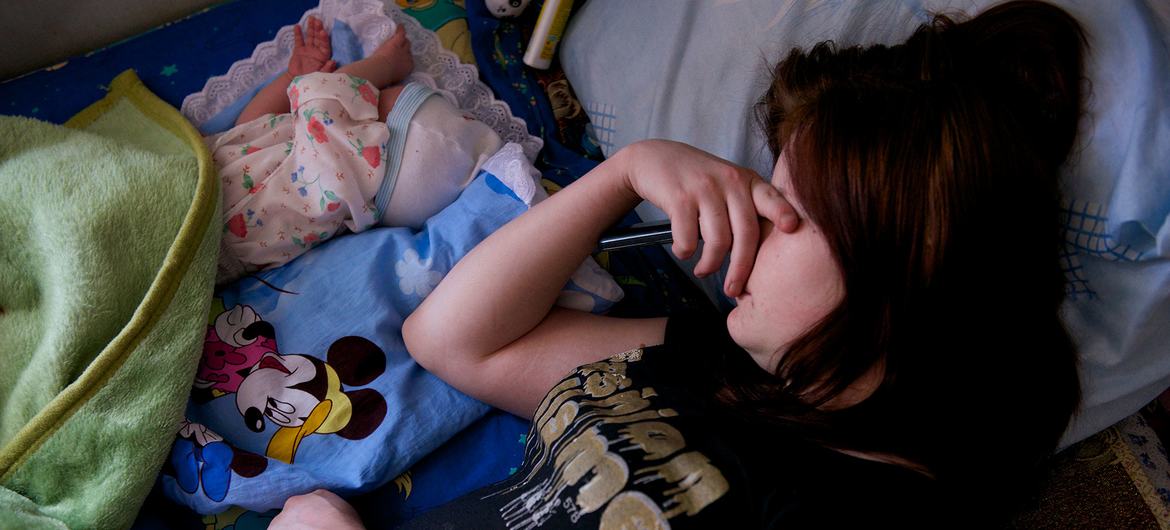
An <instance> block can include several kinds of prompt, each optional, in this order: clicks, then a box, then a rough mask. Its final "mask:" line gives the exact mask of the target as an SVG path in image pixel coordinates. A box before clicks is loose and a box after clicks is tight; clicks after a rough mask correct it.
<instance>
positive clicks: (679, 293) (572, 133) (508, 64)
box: [0, 0, 706, 528]
mask: <svg viewBox="0 0 1170 530" xmlns="http://www.w3.org/2000/svg"><path fill="white" fill-rule="evenodd" d="M388 1H393V0H388ZM459 3H460V2H458V1H457V0H454V1H453V0H438V1H437V2H428V3H427V7H426V8H425V9H423V8H422V7H423V6H419V5H414V4H415V3H413V2H405V3H404V2H402V1H399V2H398V4H399V5H400V6H401V7H403V9H404V11H405V12H406V13H408V14H411V15H412V16H414V17H415V18H416V19H418V20H420V21H421V22H423V24H424V26H426V27H428V29H432V30H434V29H436V28H435V27H434V26H433V24H441V25H444V26H445V28H446V29H447V31H446V33H447V34H448V35H453V37H451V38H453V39H454V40H456V41H459V40H463V41H465V42H470V43H471V48H472V51H473V52H474V54H473V55H474V57H475V60H476V61H477V63H478V67H479V69H480V75H481V78H482V79H483V80H484V81H485V82H486V83H488V84H489V86H491V87H492V89H493V90H495V91H496V94H497V97H500V98H501V99H503V100H504V101H506V102H507V103H508V104H509V106H510V107H511V108H512V111H513V113H514V114H515V115H516V116H518V117H521V118H523V119H524V120H526V122H527V124H528V127H529V131H530V132H531V133H533V134H535V135H537V136H539V137H541V138H543V139H545V141H546V144H545V146H546V148H545V150H544V151H542V153H541V156H540V157H539V159H538V160H537V162H536V165H537V167H538V168H539V169H541V170H542V172H543V173H544V176H545V178H546V181H545V185H546V187H548V188H550V189H551V190H554V191H555V189H557V188H558V187H560V186H563V185H567V184H569V183H571V182H572V181H574V180H576V179H577V178H579V177H580V176H581V175H583V174H584V173H585V172H587V171H588V170H590V169H591V168H592V167H593V166H595V165H596V164H597V163H598V161H599V160H600V159H601V155H600V149H598V147H597V145H596V143H595V142H593V141H592V140H591V138H592V136H593V135H592V134H590V131H589V128H590V125H589V124H588V120H587V118H586V117H585V116H584V113H583V112H581V108H580V105H579V103H577V102H576V100H575V98H574V96H573V95H572V89H571V87H569V86H568V84H567V81H566V80H565V78H564V76H563V74H562V73H561V72H560V69H559V65H557V64H554V66H553V68H552V69H550V70H549V71H546V72H537V71H534V70H530V69H527V68H525V67H523V66H522V63H521V61H520V58H521V56H522V54H523V50H524V46H525V45H526V43H527V37H528V35H529V34H530V33H531V29H532V27H533V25H534V23H535V18H536V14H537V13H538V12H539V7H540V6H539V3H534V5H533V6H531V7H530V8H529V9H528V10H527V11H526V13H525V15H524V16H522V17H520V18H517V19H505V20H497V19H495V18H493V17H491V16H490V15H489V14H488V12H487V10H486V8H485V7H484V6H483V2H482V0H470V1H468V2H467V6H466V8H467V12H466V23H465V24H463V25H461V24H460V23H459V22H460V21H461V20H462V17H461V13H462V10H461V9H459V5H458V4H459ZM315 5H317V2H316V1H315V0H248V1H236V2H229V3H225V4H221V5H218V6H215V7H213V8H210V9H207V10H204V11H201V12H200V13H197V14H195V15H192V16H191V17H188V18H186V19H183V20H180V21H176V22H173V23H170V24H167V25H165V26H162V27H159V28H156V29H155V30H152V31H150V32H147V33H145V34H143V35H139V36H137V37H134V38H132V39H128V40H126V41H122V42H120V43H117V44H115V45H112V46H110V47H107V48H104V49H101V50H97V51H94V52H91V53H88V54H85V55H83V56H79V57H74V58H71V59H70V60H68V61H66V62H63V63H61V64H59V65H56V66H54V67H51V68H48V69H44V70H40V71H36V72H33V73H30V74H27V75H24V76H21V77H18V78H16V79H10V80H7V81H4V82H0V113H4V114H15V115H23V116H29V117H34V118H38V119H42V120H46V121H50V122H56V123H61V122H64V121H65V120H66V119H67V118H68V117H69V116H71V115H72V114H74V113H75V112H76V111H77V110H79V109H81V108H83V107H84V106H86V105H87V104H89V103H91V102H92V101H94V100H96V99H99V98H100V97H102V96H103V95H104V94H105V91H106V89H107V86H106V84H107V83H108V82H109V79H111V78H112V77H113V74H114V73H116V72H118V71H121V70H123V69H126V68H133V69H135V70H137V71H138V72H139V73H140V76H141V77H142V79H143V81H144V83H145V84H146V85H147V86H149V87H150V88H151V89H152V90H154V91H155V92H156V93H157V94H159V95H160V97H162V98H163V99H164V100H165V101H167V102H168V103H170V104H172V105H174V106H176V107H178V106H180V104H181V102H182V99H183V98H184V97H185V96H186V95H188V94H190V93H193V92H196V91H198V90H199V89H200V88H202V86H203V84H204V83H205V82H206V80H207V79H208V78H209V77H210V76H212V75H216V74H220V73H222V72H224V71H226V70H227V69H228V67H229V66H230V65H231V63H232V62H233V61H235V60H237V59H239V58H242V57H246V56H248V55H249V54H250V53H251V51H252V50H253V49H254V48H255V46H256V45H257V44H259V43H261V42H263V41H265V40H268V39H271V38H272V37H273V35H275V33H276V31H277V29H279V28H280V27H281V26H284V25H287V24H291V23H293V22H295V21H296V20H297V19H299V18H300V16H301V14H302V13H303V12H304V11H306V10H308V9H310V8H312V7H314V6H315ZM464 28H466V29H464ZM443 33H444V32H440V36H441V37H442V38H443V39H444V43H447V42H448V40H447V38H448V37H445V36H444V35H443ZM463 51H464V53H462V54H461V55H462V56H463V57H465V58H466V57H467V53H466V52H467V50H463ZM637 221H638V218H637V217H636V216H634V215H631V216H629V217H627V218H626V219H624V220H623V222H622V223H623V224H630V223H633V222H637ZM597 257H598V260H599V261H600V262H601V263H602V264H603V265H604V266H605V267H606V268H608V269H609V270H610V271H611V272H612V273H613V274H614V276H615V278H616V279H618V281H619V283H621V284H622V285H623V288H624V289H626V291H627V296H626V298H625V300H623V302H622V303H621V304H619V306H618V307H617V308H615V310H614V312H613V314H616V315H626V316H639V315H661V314H663V313H671V312H674V311H675V310H678V309H682V308H686V307H693V306H695V305H699V304H704V303H705V302H706V300H705V298H704V297H703V295H702V294H701V293H700V292H699V291H697V290H696V289H695V288H694V287H693V286H692V285H691V284H690V283H689V282H687V281H686V279H685V275H684V274H682V272H681V271H679V270H678V269H677V267H676V266H675V265H674V263H673V262H672V261H671V260H669V258H668V257H667V256H666V255H665V253H664V252H663V251H662V249H660V248H648V249H641V250H636V251H624V252H619V253H610V254H603V255H600V256H597ZM527 426H528V422H526V421H525V420H523V419H520V418H516V417H515V416H511V415H508V414H506V413H503V412H500V411H493V412H492V413H489V414H488V416H486V417H485V418H484V419H482V420H480V421H479V422H477V423H475V424H473V425H472V426H471V427H469V428H468V429H466V430H464V431H463V432H462V433H460V434H459V435H457V436H456V437H455V438H453V439H452V440H451V441H449V442H448V443H447V444H446V445H444V446H443V447H441V448H440V449H439V450H437V451H435V452H434V453H432V454H431V455H430V456H428V457H427V458H425V459H424V460H423V461H421V462H420V463H419V464H417V465H416V466H415V467H414V468H412V469H411V471H410V472H408V473H407V474H404V475H403V476H402V477H399V478H398V479H397V480H395V481H392V482H391V483H389V484H387V485H386V486H384V487H383V488H381V489H379V490H376V491H374V492H372V493H370V494H367V495H365V496H363V497H362V499H365V506H366V507H367V508H368V509H373V508H372V507H376V508H377V509H376V510H374V512H371V514H369V515H370V516H371V517H373V520H375V521H381V522H392V521H395V520H404V519H406V518H409V517H410V516H412V515H415V514H417V513H421V511H424V510H425V509H428V508H430V507H433V506H435V505H438V504H441V503H442V502H445V501H446V500H450V499H451V498H453V497H454V496H457V495H459V494H460V493H462V492H466V491H470V490H472V489H474V488H475V487H478V486H481V485H485V484H487V483H490V482H494V481H496V480H500V479H503V478H505V477H506V476H507V473H508V472H509V471H510V470H511V469H512V468H514V467H515V466H517V465H519V462H520V459H521V457H522V452H521V450H522V447H523V437H524V436H525V435H526V432H527ZM472 463H474V469H475V470H476V473H474V474H467V473H465V471H466V470H467V469H469V468H472V466H471V464H472ZM456 471H458V473H456ZM369 499H377V502H372V503H371V502H369ZM272 515H273V514H272V513H268V514H257V513H253V512H244V511H242V510H236V511H235V513H227V514H221V515H220V516H219V517H218V518H217V517H216V516H209V517H205V518H200V517H199V516H197V515H195V514H193V513H192V512H189V511H186V510H185V509H183V508H180V507H178V506H176V505H173V504H171V503H170V502H169V501H167V500H165V499H164V498H162V496H161V495H152V497H151V498H150V500H149V502H148V503H147V504H146V505H145V507H144V509H143V511H142V512H141V516H140V519H139V521H138V522H137V523H136V525H135V526H136V527H138V528H183V527H187V526H190V527H199V528H205V527H207V528H223V527H225V526H228V525H232V524H234V525H235V526H236V528H244V527H250V526H251V525H252V524H256V525H259V526H257V527H263V526H266V523H265V521H266V520H267V519H268V518H270V517H271V516H272Z"/></svg>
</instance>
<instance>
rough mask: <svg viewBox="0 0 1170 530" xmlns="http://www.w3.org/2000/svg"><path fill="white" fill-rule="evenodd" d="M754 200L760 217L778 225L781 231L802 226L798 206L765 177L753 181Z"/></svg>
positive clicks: (792, 229)
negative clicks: (794, 205) (793, 205)
mask: <svg viewBox="0 0 1170 530" xmlns="http://www.w3.org/2000/svg"><path fill="white" fill-rule="evenodd" d="M752 202H753V203H755V209H756V212H757V214H758V215H759V216H760V217H763V218H765V219H767V220H769V221H772V224H774V225H776V228H778V229H779V230H780V231H781V232H794V231H796V228H797V227H799V226H800V216H799V215H798V214H797V213H796V208H793V207H792V204H791V203H789V202H788V199H786V198H784V195H783V194H782V193H780V190H777V189H776V188H775V187H774V186H772V185H771V184H769V183H767V182H764V180H763V179H759V180H757V181H754V182H752Z"/></svg>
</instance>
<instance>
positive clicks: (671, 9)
mask: <svg viewBox="0 0 1170 530" xmlns="http://www.w3.org/2000/svg"><path fill="white" fill-rule="evenodd" d="M993 3H995V2H994V1H992V0H980V1H977V2H971V1H966V0H963V1H958V0H954V1H952V0H935V1H930V2H915V1H902V0H883V1H875V2H866V3H862V4H857V5H854V4H852V3H843V2H839V1H834V0H818V1H812V2H803V1H796V0H789V1H784V2H774V1H771V0H767V1H744V2H714V3H696V4H693V5H688V6H687V9H679V8H678V6H677V5H676V4H674V3H671V2H667V1H661V0H658V1H655V0H650V1H644V2H623V3H617V2H613V3H611V2H589V3H586V4H585V5H584V6H583V7H582V8H581V10H580V11H579V12H578V13H577V14H576V15H575V16H574V18H573V19H572V20H571V21H570V25H569V28H568V30H567V32H566V35H565V42H564V43H563V45H562V48H561V60H562V61H563V64H564V68H565V72H566V74H567V75H568V77H569V80H570V81H571V82H572V84H573V87H574V88H575V89H576V90H577V93H578V94H579V95H580V97H581V100H582V105H583V106H584V108H585V111H586V112H587V113H588V114H589V116H590V119H591V120H592V121H593V124H594V125H593V130H594V131H595V133H596V135H597V139H598V143H600V145H601V147H602V150H603V151H604V152H605V153H606V154H607V155H609V154H612V153H613V152H615V151H616V150H617V149H620V148H621V147H623V146H625V145H627V144H629V143H630V142H633V141H635V140H638V139H641V138H652V137H662V138H670V139H674V140H679V141H683V142H688V143H691V144H693V145H696V146H698V147H700V148H703V149H706V150H709V151H711V152H713V153H715V154H717V155H719V156H722V157H724V158H727V159H729V160H732V161H735V162H737V163H740V164H743V165H745V166H748V167H750V168H752V169H754V170H756V172H758V173H760V174H761V175H764V176H765V177H766V176H768V175H770V174H771V169H772V168H771V166H772V160H771V155H770V153H769V152H768V149H767V147H766V144H765V143H764V138H763V136H762V135H761V134H760V133H759V131H758V130H757V126H756V124H755V121H754V119H753V117H752V115H751V112H752V104H753V103H754V102H755V101H757V100H758V99H759V97H760V96H761V95H762V94H763V93H764V91H765V90H766V89H767V87H768V81H769V79H768V76H769V72H770V68H769V67H770V66H771V65H772V63H773V62H774V61H776V60H777V59H778V58H780V57H781V56H782V53H784V52H786V51H787V50H788V49H790V48H792V47H794V46H806V47H807V46H810V45H812V44H815V43H817V42H820V41H822V40H826V39H832V40H834V41H836V42H837V43H838V44H839V45H842V46H851V45H855V44H867V43H896V42H899V41H901V40H904V39H905V38H906V37H907V36H908V35H909V34H910V32H911V31H913V29H914V28H915V27H916V26H917V25H919V24H922V23H925V22H928V21H929V20H930V17H931V16H932V13H935V12H942V13H948V14H963V13H967V14H972V13H975V12H978V11H979V10H981V9H983V8H984V7H986V6H988V5H990V4H993ZM1055 3H1056V4H1057V5H1060V6H1061V7H1064V8H1065V9H1067V10H1068V11H1069V12H1070V13H1071V14H1072V15H1073V16H1075V17H1076V18H1077V19H1078V20H1079V21H1080V22H1081V23H1082V25H1083V26H1084V27H1085V30H1086V31H1087V33H1088V38H1089V53H1088V55H1087V65H1086V66H1087V70H1086V73H1087V75H1088V77H1089V81H1090V86H1089V91H1088V94H1089V96H1088V98H1089V99H1088V102H1087V103H1088V108H1087V113H1086V114H1085V116H1084V119H1083V120H1082V130H1081V134H1080V140H1079V142H1080V145H1079V146H1078V147H1077V148H1074V152H1073V155H1072V158H1071V159H1070V163H1069V164H1068V166H1067V167H1066V170H1065V182H1064V184H1065V197H1066V201H1065V209H1064V212H1063V215H1064V216H1065V225H1066V238H1067V245H1066V249H1065V254H1064V261H1065V263H1064V268H1065V272H1066V276H1067V278H1068V283H1067V286H1066V292H1067V293H1068V297H1067V300H1066V302H1065V305H1064V312H1065V322H1066V324H1067V325H1068V327H1069V329H1070V331H1071V332H1072V333H1073V336H1074V338H1075V339H1076V341H1077V344H1078V348H1079V350H1080V352H1081V358H1082V365H1081V367H1082V373H1083V375H1084V391H1085V394H1084V404H1083V410H1082V411H1081V413H1080V415H1079V416H1078V417H1077V418H1076V419H1075V420H1074V423H1073V425H1072V427H1071V428H1070V430H1069V432H1068V433H1066V435H1065V438H1064V441H1063V444H1065V445H1067V444H1071V443H1073V442H1075V441H1077V440H1080V439H1082V438H1084V437H1086V436H1088V435H1090V434H1092V433H1094V432H1097V431H1099V430H1101V429H1103V428H1105V427H1106V426H1108V425H1110V424H1113V423H1115V422H1116V421H1118V420H1120V419H1122V418H1123V417H1125V416H1128V415H1129V414H1132V413H1133V412H1134V411H1136V410H1138V409H1139V408H1140V407H1141V406H1142V405H1144V404H1145V403H1147V402H1149V401H1150V400H1151V399H1153V398H1154V397H1155V396H1156V395H1158V393H1159V392H1161V391H1162V390H1164V389H1165V388H1166V387H1167V386H1170V355H1166V344H1168V343H1170V294H1168V293H1170V222H1167V220H1168V217H1170V150H1168V149H1166V145H1170V45H1168V41H1170V9H1168V8H1167V7H1166V6H1165V3H1164V2H1150V1H1146V0H1126V1H1123V2H1110V3H1107V4H1105V3H1099V2H1079V1H1075V0H1063V1H1056V2H1055ZM648 20H652V21H654V22H653V23H647V22H646V21H648ZM730 34H734V35H736V36H737V37H736V38H734V39H728V38H727V35H730ZM633 47H636V48H637V49H638V50H639V53H637V54H630V53H628V50H629V49H631V48H633ZM638 212H639V214H641V215H642V216H643V217H644V218H647V219H662V218H664V215H663V214H662V213H661V212H660V211H657V209H655V208H653V207H652V206H650V205H648V204H643V205H642V206H639V208H638ZM693 266H694V261H693V260H691V261H688V262H684V263H683V269H684V270H690V269H691V268H693ZM723 280H724V276H723V273H722V272H721V273H719V274H714V275H711V276H709V277H708V278H704V279H700V280H697V281H698V283H699V284H700V285H702V286H703V288H704V290H705V291H706V293H707V295H708V296H709V297H710V298H711V299H712V300H714V301H715V302H716V303H717V304H720V305H722V306H724V307H730V306H731V301H730V300H727V299H726V298H724V297H723V295H722V288H721V286H722V285H723Z"/></svg>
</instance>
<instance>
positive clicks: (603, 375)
mask: <svg viewBox="0 0 1170 530" xmlns="http://www.w3.org/2000/svg"><path fill="white" fill-rule="evenodd" d="M629 386H630V378H628V377H626V376H624V375H621V374H614V373H609V372H593V373H591V374H589V377H586V378H585V393H586V394H589V395H590V396H592V397H595V398H602V397H606V396H609V395H611V394H613V393H614V392H616V391H618V390H625V389H626V388H628V387H629Z"/></svg>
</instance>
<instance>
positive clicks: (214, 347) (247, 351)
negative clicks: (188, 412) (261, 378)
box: [193, 305, 278, 402]
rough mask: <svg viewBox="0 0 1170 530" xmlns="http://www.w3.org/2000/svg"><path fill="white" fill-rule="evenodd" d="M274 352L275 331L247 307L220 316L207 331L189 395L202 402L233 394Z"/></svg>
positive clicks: (233, 308) (234, 309) (237, 307)
mask: <svg viewBox="0 0 1170 530" xmlns="http://www.w3.org/2000/svg"><path fill="white" fill-rule="evenodd" d="M275 351H278V350H277V348H276V330H275V329H274V328H273V327H272V324H270V323H268V322H265V321H264V320H262V319H261V318H260V315H258V314H256V311H254V310H253V309H252V308H251V307H249V306H246V305H237V306H234V307H232V308H231V309H230V310H226V311H223V312H221V313H220V314H219V315H217V316H216V317H215V321H214V323H213V324H212V325H209V326H208V327H207V335H206V337H204V339H203V357H202V358H201V359H200V361H199V370H198V371H197V372H196V374H195V389H196V392H194V394H193V395H194V396H195V397H196V400H197V401H199V402H206V401H209V400H211V399H214V398H217V397H220V396H223V395H225V394H229V393H233V392H235V391H236V389H238V388H240V383H242V382H243V381H244V377H245V376H246V375H247V374H248V372H249V371H250V370H251V368H252V367H253V366H255V365H256V363H257V362H259V361H260V358H261V357H263V356H264V354H265V353H268V352H275Z"/></svg>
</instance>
